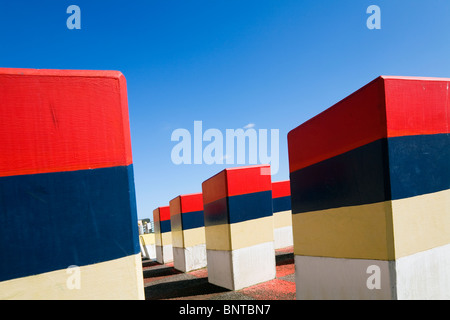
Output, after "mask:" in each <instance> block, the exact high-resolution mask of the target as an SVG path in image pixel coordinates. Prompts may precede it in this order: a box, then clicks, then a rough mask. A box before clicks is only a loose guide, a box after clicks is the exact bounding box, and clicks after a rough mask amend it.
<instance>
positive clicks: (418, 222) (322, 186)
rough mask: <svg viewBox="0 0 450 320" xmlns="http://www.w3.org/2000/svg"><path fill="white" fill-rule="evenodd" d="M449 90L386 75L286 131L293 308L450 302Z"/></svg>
mask: <svg viewBox="0 0 450 320" xmlns="http://www.w3.org/2000/svg"><path fill="white" fill-rule="evenodd" d="M449 85H450V79H440V78H412V77H386V76H382V77H379V78H377V79H375V80H374V81H372V82H370V83H369V84H367V85H366V86H364V87H363V88H361V89H360V90H358V91H356V92H355V93H353V94H352V95H350V96H348V97H347V98H345V99H344V100H342V101H340V102H339V103H337V104H336V105H334V106H332V107H331V108H329V109H327V110H326V111H324V112H322V113H321V114H319V115H317V116H315V117H314V118H312V119H310V120H309V121H307V122H305V123H304V124H302V125H300V126H299V127H297V128H295V129H294V130H292V131H291V132H289V134H288V149H289V166H290V181H291V192H292V194H291V202H292V214H293V234H294V254H295V262H296V280H297V282H296V284H297V298H298V299H306V298H315V299H322V298H323V299H345V298H350V299H358V298H361V299H449V298H450V279H449V276H448V270H449V267H448V266H449V258H450V250H449V244H450V206H449V205H448V204H449V203H450V134H449V128H450V117H449V115H450V107H449V106H450V103H449ZM325 279H327V280H325ZM332 279H334V280H333V281H332Z"/></svg>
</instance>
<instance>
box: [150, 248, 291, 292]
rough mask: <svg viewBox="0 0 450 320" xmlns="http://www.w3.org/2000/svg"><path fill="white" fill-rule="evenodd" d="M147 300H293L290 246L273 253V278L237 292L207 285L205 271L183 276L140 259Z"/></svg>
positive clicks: (173, 269)
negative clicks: (274, 275)
mask: <svg viewBox="0 0 450 320" xmlns="http://www.w3.org/2000/svg"><path fill="white" fill-rule="evenodd" d="M142 266H143V272H144V286H145V299H146V300H295V279H294V277H295V276H294V273H295V267H294V255H293V247H288V248H283V249H279V250H276V278H275V279H273V280H271V281H267V282H264V283H260V284H257V285H254V286H251V287H248V288H244V289H242V290H238V291H231V290H228V289H225V288H222V287H219V286H216V285H213V284H211V283H209V282H208V269H207V268H203V269H200V270H195V271H191V272H188V273H183V272H181V271H178V270H176V269H175V268H174V267H173V263H168V264H160V263H158V262H156V261H155V260H143V263H142Z"/></svg>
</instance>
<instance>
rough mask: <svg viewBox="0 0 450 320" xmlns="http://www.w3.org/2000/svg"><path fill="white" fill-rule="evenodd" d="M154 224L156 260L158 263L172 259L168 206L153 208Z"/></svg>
mask: <svg viewBox="0 0 450 320" xmlns="http://www.w3.org/2000/svg"><path fill="white" fill-rule="evenodd" d="M153 221H154V225H155V246H156V260H157V261H158V262H159V263H167V262H171V261H173V254H172V228H171V223H170V206H164V207H158V208H156V209H155V210H153Z"/></svg>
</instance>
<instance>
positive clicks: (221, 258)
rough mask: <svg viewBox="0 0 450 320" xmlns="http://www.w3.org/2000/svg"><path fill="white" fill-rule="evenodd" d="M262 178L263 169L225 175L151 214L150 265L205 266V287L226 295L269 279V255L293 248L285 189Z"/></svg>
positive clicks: (267, 169)
mask: <svg viewBox="0 0 450 320" xmlns="http://www.w3.org/2000/svg"><path fill="white" fill-rule="evenodd" d="M267 173H270V167H269V166H267V165H262V166H261V165H258V166H250V167H238V168H231V169H225V170H224V171H222V172H220V173H219V174H217V175H215V176H214V177H212V178H210V179H208V180H206V181H205V182H204V183H203V184H202V193H195V194H187V195H180V196H178V197H176V198H174V199H172V200H171V201H170V205H169V206H164V207H159V208H156V209H155V210H154V211H153V218H154V222H155V251H156V252H155V256H156V260H157V261H158V262H160V263H167V262H171V261H173V262H174V267H175V269H178V270H180V271H183V272H189V271H192V270H195V269H199V268H203V267H206V266H208V279H209V282H211V283H213V284H216V285H219V286H222V287H225V288H227V289H230V290H239V289H241V288H243V287H247V286H249V285H252V284H256V283H259V282H262V281H267V280H270V279H273V278H275V249H277V248H283V247H288V246H292V244H293V240H292V217H291V199H290V184H289V181H278V182H273V183H272V182H271V176H270V174H267ZM146 237H147V238H148V237H149V236H146ZM142 238H144V237H143V236H142ZM143 249H144V252H145V251H147V252H149V251H150V252H151V250H152V248H150V247H149V248H146V247H144V248H143Z"/></svg>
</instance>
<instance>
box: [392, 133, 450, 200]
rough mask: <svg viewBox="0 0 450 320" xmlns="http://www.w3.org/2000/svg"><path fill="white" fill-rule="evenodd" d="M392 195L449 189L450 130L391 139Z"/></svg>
mask: <svg viewBox="0 0 450 320" xmlns="http://www.w3.org/2000/svg"><path fill="white" fill-rule="evenodd" d="M389 175H390V180H391V199H393V200H396V199H403V198H409V197H414V196H418V195H423V194H427V193H432V192H438V191H443V190H448V189H450V134H435V135H420V136H408V137H397V138H390V139H389Z"/></svg>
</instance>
